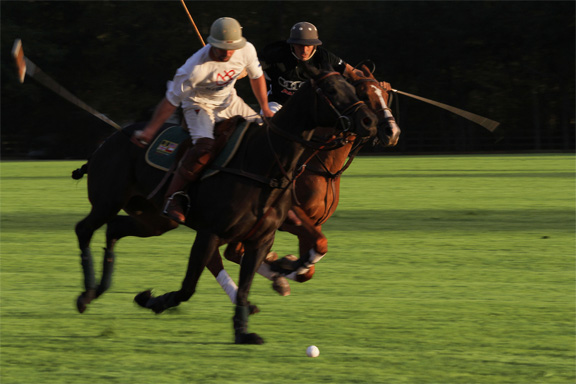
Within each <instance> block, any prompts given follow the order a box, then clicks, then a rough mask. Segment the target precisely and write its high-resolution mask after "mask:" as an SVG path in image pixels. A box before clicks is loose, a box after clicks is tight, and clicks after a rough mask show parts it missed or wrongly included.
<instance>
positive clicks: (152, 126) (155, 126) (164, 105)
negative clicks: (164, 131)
mask: <svg viewBox="0 0 576 384" xmlns="http://www.w3.org/2000/svg"><path fill="white" fill-rule="evenodd" d="M177 108H178V106H174V105H172V103H170V102H169V101H168V99H166V98H163V99H162V101H160V104H158V106H157V107H156V109H155V110H154V114H153V115H152V119H151V120H150V121H149V122H148V124H146V127H144V129H143V130H142V131H139V132H138V133H135V135H136V137H137V139H138V140H140V141H144V142H145V143H146V144H145V145H147V144H150V141H151V140H152V139H153V138H154V135H155V134H156V132H158V130H159V129H160V127H162V125H163V124H164V122H165V121H166V120H168V118H169V117H170V116H172V114H173V113H174V112H175V111H176V109H177ZM142 144H144V143H142Z"/></svg>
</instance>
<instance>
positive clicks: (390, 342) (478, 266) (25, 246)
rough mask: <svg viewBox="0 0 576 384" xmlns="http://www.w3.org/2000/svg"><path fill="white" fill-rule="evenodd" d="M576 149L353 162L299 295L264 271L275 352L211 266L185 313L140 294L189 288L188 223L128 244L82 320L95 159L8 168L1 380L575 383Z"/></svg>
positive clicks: (285, 240)
mask: <svg viewBox="0 0 576 384" xmlns="http://www.w3.org/2000/svg"><path fill="white" fill-rule="evenodd" d="M575 160H576V158H575V156H574V155H499V156H472V155H470V156H418V157H360V158H357V159H356V160H355V161H354V163H353V165H352V166H351V167H350V168H349V170H348V171H347V172H346V173H345V174H344V176H343V179H342V192H341V202H340V206H339V208H338V211H337V212H336V214H335V215H334V216H333V218H332V219H331V220H330V221H329V222H328V223H327V224H326V225H325V227H324V232H325V234H326V235H327V237H328V239H329V249H330V250H329V253H328V255H327V256H326V257H325V258H324V259H323V260H322V261H321V262H320V263H319V264H318V267H317V272H316V275H315V277H314V279H312V280H311V281H309V282H306V283H304V284H298V283H293V284H292V295H291V296H288V297H280V296H278V295H277V294H276V293H275V292H274V291H272V289H271V288H270V282H268V281H267V280H265V279H263V278H261V277H257V278H256V279H255V282H254V285H253V289H252V294H251V301H252V302H254V303H256V304H258V305H259V307H260V309H261V310H262V312H261V313H259V314H257V315H255V316H252V317H251V321H250V330H251V331H255V332H258V333H259V334H260V335H261V336H262V337H264V339H265V342H266V343H265V344H264V345H261V346H237V345H234V344H232V342H233V331H232V322H231V317H232V315H233V306H232V305H231V304H230V302H229V300H228V298H227V296H226V295H225V294H224V293H223V292H222V291H221V289H220V287H219V286H218V284H217V283H216V281H215V280H214V279H213V278H212V276H211V275H210V274H209V273H208V272H207V271H206V272H205V274H204V275H203V276H202V278H201V280H200V283H199V287H198V291H197V294H196V295H195V296H194V297H193V298H192V299H191V300H190V301H189V302H187V303H183V304H182V305H181V306H180V307H178V308H176V309H174V310H171V311H168V312H166V313H163V314H161V315H154V314H152V313H151V312H149V311H147V310H144V309H141V308H139V307H137V306H136V305H135V304H134V303H133V302H132V300H133V297H134V295H135V294H136V293H138V292H139V291H142V290H143V289H146V288H154V289H155V290H156V291H157V292H158V293H163V292H166V291H171V290H175V289H177V288H178V287H179V286H180V282H181V280H182V278H183V276H184V273H185V267H186V262H187V256H188V252H189V249H190V246H191V244H192V242H193V240H194V232H193V231H192V230H190V229H187V228H179V229H177V230H175V231H173V232H171V233H167V234H165V235H164V236H162V237H157V238H150V239H137V238H127V239H123V240H122V241H121V242H120V243H119V244H118V246H117V256H118V261H117V265H116V274H115V280H114V282H113V286H112V288H111V290H110V291H109V292H108V293H107V294H105V295H104V296H103V297H102V298H101V299H99V300H98V301H96V302H94V303H93V304H92V305H91V306H90V307H89V309H88V310H87V312H86V313H84V314H82V315H80V314H78V313H77V312H76V309H75V299H76V296H77V295H78V294H79V293H80V292H81V290H82V274H81V267H80V257H79V250H78V249H77V245H76V237H75V235H74V225H75V223H76V222H77V221H79V220H80V219H81V218H82V217H83V216H84V215H85V214H87V212H88V210H89V204H88V201H87V198H86V179H83V180H81V181H74V180H72V179H71V178H70V176H69V175H70V172H71V171H72V170H73V169H75V168H77V167H78V166H80V165H81V162H79V161H54V162H3V163H2V164H1V182H2V184H1V188H2V189H1V192H2V195H1V224H2V228H1V230H2V231H1V275H0V278H1V280H0V284H1V285H0V288H1V291H0V294H1V297H0V298H1V322H0V326H1V329H0V330H1V333H0V336H1V339H0V342H1V345H0V347H1V349H0V354H1V356H0V357H1V360H0V363H1V365H0V369H1V376H0V383H2V384H8V383H87V384H88V383H89V384H95V383H130V384H132V383H134V384H139V383H151V384H156V383H387V384H388V383H414V384H426V383H430V384H431V383H438V384H440V383H442V384H443V383H454V384H456V383H457V384H476V383H486V384H497V383H511V384H533V383H534V384H536V383H538V384H539V383H574V382H576V375H575V370H576V368H575V367H576V365H575V345H576V344H575V341H576V337H575V329H576V321H575V320H576V312H575V308H576V305H575V304H576V303H575V301H576V300H575V297H576V295H575V256H576V252H575V235H574V231H575V190H576V188H575V177H574V176H575V165H576V162H575ZM103 232H104V231H103V230H100V231H98V232H97V234H96V236H95V238H94V240H93V243H92V244H93V247H92V249H93V254H94V256H95V257H96V260H95V262H96V265H97V267H99V266H100V263H101V257H102V251H101V249H102V247H103V246H104V234H103ZM274 248H275V250H276V251H277V252H278V253H280V254H286V253H294V252H295V251H296V242H295V240H294V238H292V237H291V236H289V235H287V234H284V233H280V234H279V235H278V237H277V240H276V243H275V247H274ZM226 266H227V268H228V269H229V271H230V272H231V275H232V276H234V277H237V271H238V269H237V266H235V265H233V264H231V263H229V262H227V264H226ZM312 344H314V345H317V346H318V347H319V348H320V356H319V357H318V358H315V359H312V358H307V357H306V354H305V351H306V347H307V346H309V345H312Z"/></svg>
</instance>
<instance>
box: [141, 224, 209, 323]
mask: <svg viewBox="0 0 576 384" xmlns="http://www.w3.org/2000/svg"><path fill="white" fill-rule="evenodd" d="M219 242H220V238H219V237H218V236H216V235H214V234H211V233H208V232H203V231H199V232H197V234H196V240H195V241H194V245H193V246H192V250H191V251H190V257H189V258H188V268H187V270H186V276H185V277H184V280H183V281H182V286H181V288H180V290H178V291H172V292H168V293H165V294H164V295H161V296H158V297H154V296H153V295H152V293H151V291H150V290H148V291H144V292H140V293H139V294H138V295H136V297H135V298H134V301H135V302H136V303H137V304H138V305H140V306H141V307H144V308H148V309H150V310H152V311H153V312H155V313H157V314H158V313H162V312H164V311H165V310H166V309H169V308H172V307H176V306H178V305H180V303H181V302H183V301H188V300H189V299H190V298H191V297H192V295H193V294H194V293H195V292H196V286H197V284H198V280H199V279H200V276H201V275H202V271H203V270H204V267H206V264H207V263H208V261H209V260H210V258H211V257H212V256H213V255H214V252H215V251H216V250H217V249H218V246H219V245H220V244H219Z"/></svg>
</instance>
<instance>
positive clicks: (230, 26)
mask: <svg viewBox="0 0 576 384" xmlns="http://www.w3.org/2000/svg"><path fill="white" fill-rule="evenodd" d="M208 42H209V43H210V45H211V46H213V47H216V48H220V49H226V50H228V51H232V50H236V49H240V48H242V47H244V46H245V45H246V39H245V38H244V37H242V27H241V26H240V23H238V21H236V19H233V18H231V17H221V18H219V19H218V20H216V21H215V22H213V23H212V26H211V27H210V36H208Z"/></svg>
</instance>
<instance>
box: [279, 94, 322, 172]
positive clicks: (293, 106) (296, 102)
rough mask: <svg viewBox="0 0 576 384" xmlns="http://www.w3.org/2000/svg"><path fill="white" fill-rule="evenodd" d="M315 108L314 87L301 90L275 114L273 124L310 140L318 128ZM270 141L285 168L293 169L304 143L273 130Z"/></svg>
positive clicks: (293, 134)
mask: <svg viewBox="0 0 576 384" xmlns="http://www.w3.org/2000/svg"><path fill="white" fill-rule="evenodd" d="M314 108H316V101H315V97H314V94H313V91H312V89H309V90H308V91H305V92H302V90H301V91H299V92H297V93H296V94H295V95H293V96H292V97H291V98H290V100H289V101H288V103H286V104H285V105H284V106H283V107H282V109H280V111H278V112H277V113H276V115H274V117H273V118H272V121H271V124H273V125H274V126H276V127H277V128H278V129H280V130H282V131H284V132H286V133H287V134H288V135H291V136H295V137H299V138H301V139H303V140H306V141H309V140H310V139H311V138H312V135H313V134H314V131H315V129H316V128H317V127H316V125H315V122H314V120H315V118H316V116H315V115H316V112H315V111H314ZM270 142H271V144H272V147H273V148H274V151H275V152H276V156H277V158H278V159H279V161H280V162H281V163H282V164H283V165H284V166H285V169H287V170H293V169H294V168H295V167H296V164H297V161H298V159H299V158H300V156H301V154H302V153H303V152H304V150H305V147H304V145H303V144H301V143H299V142H297V141H292V140H290V139H288V138H286V137H282V136H281V135H279V134H277V133H272V132H271V133H270ZM287 143H289V144H287Z"/></svg>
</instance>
